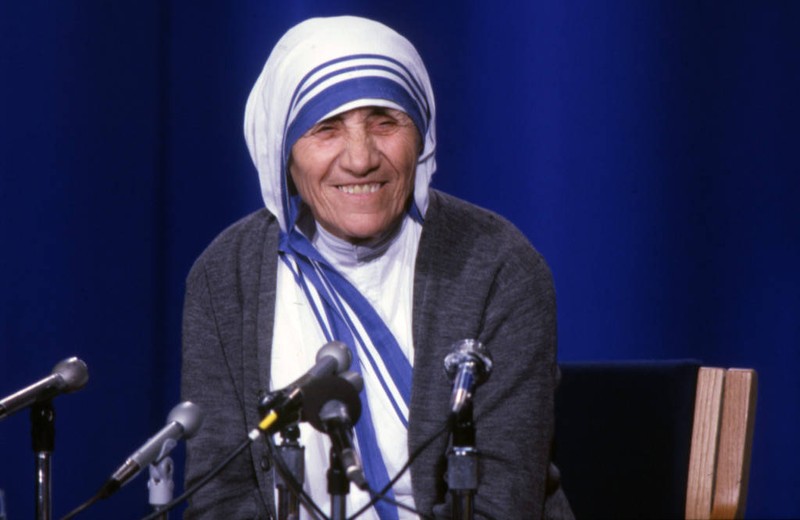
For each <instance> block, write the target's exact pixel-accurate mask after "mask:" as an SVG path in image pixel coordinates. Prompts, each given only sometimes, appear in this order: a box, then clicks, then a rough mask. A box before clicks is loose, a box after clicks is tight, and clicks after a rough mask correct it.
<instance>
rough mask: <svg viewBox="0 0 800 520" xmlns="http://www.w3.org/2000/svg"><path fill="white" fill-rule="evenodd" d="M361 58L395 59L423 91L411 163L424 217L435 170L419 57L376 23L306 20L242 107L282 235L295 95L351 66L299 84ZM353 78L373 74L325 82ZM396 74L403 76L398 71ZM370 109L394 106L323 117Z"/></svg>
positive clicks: (370, 102)
mask: <svg viewBox="0 0 800 520" xmlns="http://www.w3.org/2000/svg"><path fill="white" fill-rule="evenodd" d="M362 54H379V55H384V56H387V57H391V58H393V59H395V60H398V61H399V62H401V63H402V64H403V65H404V66H405V68H406V69H408V70H409V71H410V73H411V74H412V76H413V77H414V78H415V79H416V80H417V81H418V82H419V83H420V84H421V86H422V88H423V91H424V97H425V98H426V100H427V103H428V109H429V111H430V120H429V123H428V130H427V132H426V135H425V136H423V140H424V143H425V146H424V149H423V151H422V154H421V155H420V157H419V161H418V165H417V171H416V180H415V186H414V200H415V202H416V204H417V207H418V208H419V210H420V213H421V214H422V215H424V214H425V210H426V209H427V207H428V188H429V186H430V182H431V178H432V177H433V173H434V171H435V170H436V161H435V158H434V152H435V149H436V139H435V119H436V118H435V114H436V110H435V106H434V99H433V91H432V89H431V84H430V79H429V78H428V73H427V71H426V70H425V65H424V64H423V63H422V59H421V58H420V56H419V54H418V53H417V51H416V49H414V46H413V45H411V43H410V42H409V41H408V40H406V39H405V38H404V37H402V36H401V35H399V34H397V33H396V32H395V31H393V30H392V29H390V28H389V27H386V26H385V25H382V24H380V23H378V22H374V21H372V20H367V19H364V18H358V17H353V16H341V17H334V18H312V19H310V20H306V21H305V22H302V23H300V24H299V25H297V26H295V27H293V28H292V29H290V30H289V31H288V32H287V33H286V34H285V35H284V36H283V37H282V38H281V39H280V41H278V43H277V45H275V48H274V49H273V51H272V54H270V56H269V59H268V60H267V62H266V64H265V65H264V69H263V71H262V72H261V75H260V76H259V77H258V80H257V81H256V84H255V86H254V87H253V90H252V91H251V93H250V97H249V98H248V100H247V106H246V108H245V123H244V135H245V140H246V141H247V147H248V149H249V150H250V156H251V157H252V159H253V163H255V165H256V169H257V170H258V176H259V181H260V183H261V194H262V196H263V198H264V203H265V204H266V207H267V209H269V210H270V211H271V212H272V213H273V214H274V215H275V216H276V217H277V218H278V221H279V222H280V225H281V229H283V230H284V231H285V230H286V229H287V227H286V226H287V224H289V223H287V222H285V221H284V217H283V215H284V211H283V210H284V207H283V198H282V197H283V194H282V193H281V182H282V176H283V175H284V168H285V166H286V165H285V164H282V155H283V147H284V142H283V140H284V135H285V132H286V130H287V123H288V122H290V121H291V120H292V118H293V117H294V115H296V113H297V110H298V109H300V108H301V106H302V105H300V106H297V107H296V110H294V111H293V113H292V114H290V113H289V110H290V106H291V105H292V98H293V96H294V94H295V91H296V90H297V89H298V86H299V85H300V84H301V83H303V84H304V85H309V86H310V85H312V84H313V83H314V80H315V79H317V78H320V77H322V76H324V75H326V74H330V73H331V72H335V71H336V70H337V67H339V68H340V67H344V66H345V65H346V66H347V67H351V66H353V65H354V62H353V61H346V62H339V63H338V64H333V65H330V66H329V67H326V68H324V69H323V70H320V71H318V72H316V73H315V74H314V76H313V77H310V78H306V79H305V81H304V78H305V77H306V75H307V74H308V73H309V72H311V71H312V70H314V69H315V68H316V67H318V66H320V65H322V64H325V63H328V62H330V61H332V60H336V59H337V58H344V57H346V56H353V55H362ZM371 61H375V60H368V59H364V60H356V62H355V63H361V64H364V63H369V62H371ZM381 64H382V65H385V64H386V62H384V61H381ZM359 74H371V75H374V74H375V73H374V72H372V71H369V72H357V71H353V72H348V73H347V74H343V75H335V76H334V77H333V78H332V79H331V80H330V81H341V80H343V79H348V78H352V77H354V76H358V75H359ZM402 74H404V75H405V73H404V72H403V73H402ZM324 86H328V83H322V84H320V85H318V86H317V87H315V88H316V89H317V90H319V89H321V88H323V87H324ZM309 98H310V96H306V99H309ZM376 105H377V106H388V107H392V108H396V107H397V105H396V104H394V103H392V102H391V101H389V100H381V99H374V98H372V99H361V100H358V101H356V102H350V103H347V104H345V105H343V106H341V107H339V110H337V111H334V112H333V113H328V114H327V116H328V117H330V116H332V115H335V113H341V112H343V111H346V110H350V109H353V108H357V107H363V106H376Z"/></svg>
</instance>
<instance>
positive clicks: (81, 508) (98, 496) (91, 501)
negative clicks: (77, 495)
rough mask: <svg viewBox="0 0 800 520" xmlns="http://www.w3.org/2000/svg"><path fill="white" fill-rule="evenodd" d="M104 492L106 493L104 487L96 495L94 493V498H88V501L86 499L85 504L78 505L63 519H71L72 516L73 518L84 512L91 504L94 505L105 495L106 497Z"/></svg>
mask: <svg viewBox="0 0 800 520" xmlns="http://www.w3.org/2000/svg"><path fill="white" fill-rule="evenodd" d="M104 494H105V493H104V490H103V489H101V490H100V491H98V492H97V493H96V494H95V495H94V496H93V497H92V498H90V499H89V500H87V501H86V502H84V503H83V504H81V505H79V506H78V507H76V508H75V509H73V510H72V511H70V512H69V513H68V514H67V516H65V517H63V518H62V519H61V520H69V519H70V518H73V517H74V516H75V515H77V514H78V513H82V512H83V511H85V510H86V509H87V508H88V507H89V506H91V505H94V504H95V503H96V502H97V501H99V500H100V499H101V498H105V497H104Z"/></svg>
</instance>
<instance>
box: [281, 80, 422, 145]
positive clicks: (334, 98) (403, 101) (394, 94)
mask: <svg viewBox="0 0 800 520" xmlns="http://www.w3.org/2000/svg"><path fill="white" fill-rule="evenodd" d="M370 98H372V99H385V100H387V101H392V102H394V103H397V104H398V105H399V106H400V107H402V109H403V111H404V112H405V113H407V114H408V115H409V117H410V118H411V120H412V121H413V122H414V125H415V126H416V127H417V131H418V132H419V135H421V136H424V135H425V131H426V124H425V118H424V117H423V115H422V113H421V112H420V110H419V107H418V106H417V103H416V102H414V99H413V98H412V97H411V96H410V95H409V93H408V91H407V90H406V89H404V88H403V87H402V86H401V85H399V84H398V83H397V82H395V81H393V80H391V79H389V78H383V77H378V76H367V77H360V78H353V79H348V80H344V81H341V82H339V83H336V84H335V85H331V86H330V87H328V88H327V89H325V90H324V91H323V92H321V93H320V94H318V95H316V96H314V97H313V98H312V99H310V100H309V101H308V102H307V103H306V104H305V105H304V106H303V108H301V109H300V112H299V113H298V114H297V117H295V118H294V121H292V123H291V125H289V128H288V130H287V131H286V138H285V140H284V145H283V146H284V150H283V153H284V157H285V158H287V159H288V158H289V156H290V154H291V151H292V146H293V145H294V143H295V142H296V141H297V140H298V139H300V137H301V136H302V135H303V134H305V133H306V132H307V131H308V130H309V129H310V128H311V127H312V126H314V125H315V124H317V123H318V122H319V121H320V120H321V119H322V118H323V117H324V116H325V115H326V114H329V113H331V112H333V111H334V110H336V109H337V108H338V107H340V106H342V105H344V104H345V103H349V102H351V101H356V100H358V99H370Z"/></svg>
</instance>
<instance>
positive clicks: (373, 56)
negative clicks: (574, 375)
mask: <svg viewBox="0 0 800 520" xmlns="http://www.w3.org/2000/svg"><path fill="white" fill-rule="evenodd" d="M245 138H246V140H247V145H248V148H249V150H250V154H251V157H252V158H253V162H254V163H255V166H256V169H257V170H258V174H259V180H260V182H261V191H262V195H263V198H264V203H265V205H266V209H265V210H262V211H259V212H257V213H254V214H252V215H250V216H248V217H246V218H244V219H243V220H242V221H240V222H238V223H236V224H234V225H233V226H231V227H230V228H229V229H227V230H226V231H224V232H223V233H222V234H221V235H220V236H219V237H218V238H217V239H216V240H215V241H214V242H213V243H212V244H211V245H210V246H209V247H208V248H207V249H206V251H205V252H204V253H203V254H202V255H201V256H200V258H199V259H198V260H197V262H196V263H195V265H194V266H193V268H192V271H191V272H190V273H189V277H188V280H187V291H186V302H185V308H184V309H185V310H184V350H183V379H182V385H183V386H182V388H183V397H184V398H185V399H188V400H191V401H193V402H195V403H197V404H198V405H200V406H201V407H202V408H203V409H204V411H205V413H206V417H207V418H208V419H207V420H206V425H205V426H204V428H203V429H202V431H200V432H198V434H197V435H196V436H195V437H194V438H193V439H191V440H190V441H189V443H188V451H187V467H186V475H187V485H192V484H193V483H195V482H197V481H199V480H200V479H202V478H203V477H205V476H206V475H207V474H208V473H209V472H210V471H211V469H212V468H213V467H214V466H215V464H216V463H217V460H218V459H219V458H221V457H222V456H223V455H224V454H225V453H227V452H229V451H232V450H233V449H234V448H235V447H236V445H237V444H238V442H239V440H238V439H239V438H241V436H243V435H244V434H245V432H246V431H247V430H251V429H253V428H255V427H256V425H257V424H258V423H259V420H260V417H259V414H258V404H259V399H260V398H259V395H260V393H262V392H268V391H276V389H277V390H278V391H280V389H283V388H286V387H287V386H289V385H292V384H293V382H294V381H295V380H296V379H297V378H298V377H299V376H301V375H302V374H303V372H304V370H305V369H306V368H307V367H310V366H314V365H315V361H316V357H317V353H318V351H319V349H320V346H321V345H323V344H327V343H328V342H331V341H333V340H336V341H338V342H341V343H343V344H344V345H346V346H347V349H348V350H349V352H350V353H351V354H352V358H353V364H352V367H351V368H352V370H353V371H355V372H356V373H357V374H358V376H360V378H361V379H362V380H363V383H364V388H363V392H361V395H360V405H361V406H360V408H361V413H360V419H358V420H357V421H355V419H354V418H353V417H348V418H346V420H345V421H344V422H345V423H347V422H355V425H354V426H355V437H356V439H355V444H356V445H357V447H358V451H359V453H360V455H361V458H362V459H363V474H364V475H365V480H366V486H367V487H368V488H369V489H363V488H362V486H361V485H359V488H361V489H353V490H350V491H349V492H347V493H346V494H345V496H346V498H345V499H343V500H341V501H338V502H336V503H337V504H339V506H340V507H342V508H346V509H348V510H352V511H353V512H356V511H361V510H363V511H364V514H363V518H368V519H378V518H379V519H381V520H384V519H392V520H394V519H400V518H418V517H419V516H423V517H426V518H430V517H433V516H437V517H444V518H452V517H453V515H454V510H457V508H458V507H459V506H460V505H461V504H460V503H459V504H458V505H454V504H453V503H452V502H453V496H452V495H451V493H449V490H448V489H447V486H446V485H445V473H446V471H447V468H446V464H444V463H443V462H442V461H443V460H444V454H445V453H446V451H447V449H448V445H449V440H448V438H447V436H446V435H444V434H443V432H447V431H448V427H449V425H450V408H449V401H450V395H451V392H452V383H451V382H450V380H449V379H448V376H447V374H446V373H445V371H444V369H443V363H444V359H445V357H446V356H447V355H448V354H449V353H450V350H451V345H453V344H454V342H457V341H459V340H463V339H464V338H471V339H476V340H478V341H480V342H481V343H482V344H484V345H485V347H486V348H487V349H488V350H489V351H490V352H491V355H492V357H493V367H494V368H493V369H492V371H493V374H494V375H493V376H492V378H491V379H490V380H488V381H486V382H484V383H483V384H482V385H481V389H480V391H479V392H478V393H477V394H476V395H475V397H474V403H473V408H474V418H475V425H476V426H475V430H476V432H475V444H476V447H477V449H478V450H479V452H480V454H481V459H480V469H481V475H480V481H479V483H478V484H477V489H476V490H475V491H476V493H475V495H474V505H475V511H476V512H477V513H478V515H477V516H482V517H485V518H503V519H514V518H526V519H529V518H533V519H536V518H545V517H546V518H571V517H572V514H571V511H570V508H569V504H568V502H567V500H566V497H565V496H564V494H563V492H562V491H561V489H560V485H559V481H558V476H557V475H558V472H557V471H554V469H553V468H552V465H551V463H550V444H551V442H552V438H553V401H554V391H555V383H556V372H557V369H556V337H555V332H556V327H555V296H554V290H553V285H552V278H551V275H550V271H549V269H548V267H547V265H546V263H545V262H544V260H543V259H542V257H541V256H540V255H539V254H538V253H537V252H536V251H535V250H534V249H533V247H532V246H531V245H530V244H529V243H528V241H527V240H526V239H525V238H524V237H523V235H522V234H521V233H519V231H517V229H516V228H514V226H512V225H511V224H510V223H509V222H507V221H506V220H504V219H502V218H501V217H499V216H498V215H496V214H493V213H490V212H488V211H486V210H483V209H480V208H478V207H476V206H473V205H471V204H468V203H466V202H464V201H461V200H458V199H456V198H454V197H451V196H448V195H445V194H443V193H440V192H437V191H436V190H432V189H430V188H429V185H430V182H431V177H432V175H433V173H434V171H435V169H436V162H435V159H434V157H435V155H434V154H435V150H436V138H435V105H434V99H433V91H432V89H431V85H430V81H429V78H428V73H427V71H426V70H425V67H424V65H423V63H422V60H421V58H420V57H419V55H418V54H417V52H416V50H415V49H414V47H413V45H411V43H410V42H408V40H406V39H405V38H403V37H402V36H400V35H399V34H397V33H396V32H395V31H393V30H391V29H389V28H388V27H386V26H384V25H381V24H379V23H377V22H373V21H370V20H365V19H363V18H355V17H338V18H317V19H312V20H307V21H306V22H303V23H301V24H300V25H298V26H296V27H294V28H293V29H291V30H290V31H289V32H287V33H286V35H284V37H283V38H281V40H280V41H279V42H278V43H277V45H276V46H275V48H274V49H273V51H272V53H271V54H270V57H269V59H268V60H267V63H266V65H265V66H264V70H263V71H262V73H261V75H260V76H259V78H258V80H257V81H256V84H255V86H254V87H253V90H252V92H251V94H250V97H249V99H248V103H247V108H246V111H245ZM358 376H356V377H357V378H358ZM471 410H472V409H471ZM515 418H516V419H515ZM351 419H353V421H351ZM299 430H300V443H301V444H302V446H303V447H304V449H305V460H304V462H305V475H304V479H303V480H304V481H305V486H304V487H305V491H306V493H307V494H308V495H309V496H310V497H311V499H312V500H313V502H314V503H317V504H325V503H332V502H333V501H331V500H330V499H329V495H328V489H329V488H328V486H327V479H326V472H327V470H328V466H329V461H332V460H336V457H335V455H336V453H337V452H336V449H335V447H334V449H333V451H331V450H332V448H331V442H330V441H329V439H328V437H327V436H326V435H324V434H322V433H320V432H318V431H315V430H314V429H312V428H310V427H309V425H308V424H306V423H302V424H300V425H299ZM237 433H238V435H237ZM339 440H340V441H341V439H339ZM339 449H341V446H340V447H339ZM415 452H417V455H418V457H417V458H416V459H414V461H413V463H412V464H411V467H410V472H408V471H406V469H407V462H408V461H409V458H410V457H411V454H412V453H415ZM269 455H270V454H269V453H268V451H267V449H266V447H265V445H264V444H262V443H256V444H253V445H252V448H251V450H250V451H249V452H247V457H248V458H246V459H237V460H235V461H234V462H233V463H232V464H231V465H229V466H227V467H226V468H225V470H223V471H222V473H220V474H219V475H218V476H217V477H216V478H214V479H213V480H211V482H210V483H209V484H208V485H207V486H206V487H204V488H203V490H202V491H201V492H200V493H198V494H197V495H195V496H194V498H193V500H192V503H191V505H190V507H189V509H188V510H187V512H186V517H187V518H200V517H202V518H224V517H229V518H268V517H271V516H272V517H274V516H275V513H274V511H275V507H276V505H275V501H276V500H275V491H274V490H275V481H274V479H273V476H272V473H271V472H269V471H266V469H268V468H269V467H270V464H269V462H268V457H269ZM353 465H354V466H356V467H355V471H354V474H359V473H360V471H359V468H358V467H357V466H358V463H356V462H354V463H353ZM351 469H352V468H351ZM453 473H455V472H453ZM354 481H355V480H354ZM359 483H360V484H364V482H363V481H362V480H361V479H359ZM390 483H391V485H390ZM456 487H457V486H456ZM380 489H386V490H387V491H386V492H385V494H384V495H385V497H386V500H382V501H378V502H374V503H373V501H372V496H371V494H370V492H369V490H380ZM456 491H457V490H456ZM340 512H341V511H340ZM310 516H314V513H313V509H311V510H309V511H306V512H303V514H302V515H301V518H309V517H310ZM360 517H361V516H360Z"/></svg>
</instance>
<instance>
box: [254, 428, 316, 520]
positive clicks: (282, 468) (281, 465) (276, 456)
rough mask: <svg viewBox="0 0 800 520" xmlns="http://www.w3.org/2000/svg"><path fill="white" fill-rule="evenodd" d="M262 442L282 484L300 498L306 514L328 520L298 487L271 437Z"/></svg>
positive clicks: (299, 486)
mask: <svg viewBox="0 0 800 520" xmlns="http://www.w3.org/2000/svg"><path fill="white" fill-rule="evenodd" d="M264 440H265V441H266V443H267V447H268V448H269V454H270V457H271V458H272V461H273V462H274V463H275V467H276V468H278V471H279V472H280V474H281V477H282V478H283V480H284V482H286V483H287V484H289V487H290V488H291V491H292V492H293V493H294V494H295V495H297V496H298V497H299V498H300V501H301V502H302V503H303V506H304V507H305V508H306V512H308V513H309V514H311V516H312V517H313V518H314V519H315V520H318V519H320V518H321V519H322V520H330V519H329V518H328V517H327V516H326V515H325V513H324V512H323V511H322V509H321V508H320V507H319V506H318V505H317V504H316V502H314V500H313V499H312V498H311V497H310V496H309V495H308V493H306V492H305V490H304V489H303V486H302V485H300V483H299V482H298V481H297V479H296V478H294V474H292V472H291V470H290V469H289V466H287V465H286V461H285V460H284V459H283V455H282V454H281V452H280V450H279V449H278V447H277V446H276V445H275V440H274V439H273V438H272V436H271V435H268V436H266V437H265V439H264ZM276 517H277V515H276Z"/></svg>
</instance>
